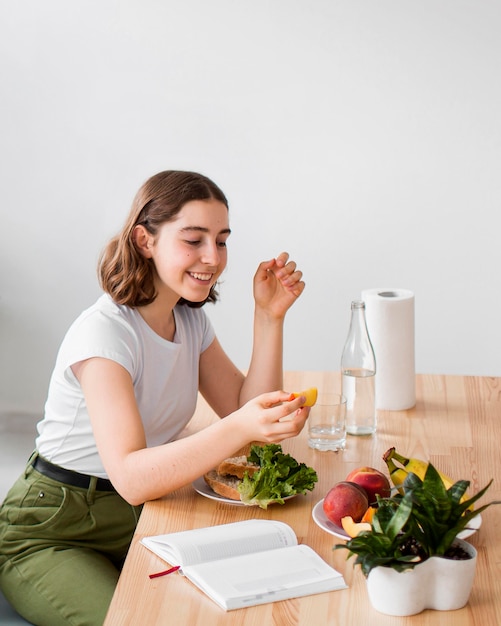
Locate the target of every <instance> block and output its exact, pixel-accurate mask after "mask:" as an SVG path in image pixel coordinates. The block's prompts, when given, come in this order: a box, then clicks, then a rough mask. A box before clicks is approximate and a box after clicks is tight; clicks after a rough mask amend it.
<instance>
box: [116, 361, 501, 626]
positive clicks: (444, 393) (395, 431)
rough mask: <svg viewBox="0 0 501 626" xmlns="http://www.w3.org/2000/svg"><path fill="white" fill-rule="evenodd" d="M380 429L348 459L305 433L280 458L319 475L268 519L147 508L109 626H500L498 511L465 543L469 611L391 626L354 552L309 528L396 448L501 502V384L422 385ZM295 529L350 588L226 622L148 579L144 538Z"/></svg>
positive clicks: (232, 511) (192, 595)
mask: <svg viewBox="0 0 501 626" xmlns="http://www.w3.org/2000/svg"><path fill="white" fill-rule="evenodd" d="M313 385H315V386H317V387H319V389H320V390H324V389H327V388H330V389H332V390H337V389H339V388H340V378H339V374H338V373H337V372H330V373H325V372H288V373H286V376H285V388H286V389H287V390H300V389H304V388H307V387H309V386H313ZM212 419H215V418H214V415H213V414H212V412H211V411H210V409H208V407H207V406H206V405H205V404H204V403H203V402H202V401H200V403H199V407H198V408H197V413H196V415H195V417H194V418H193V420H192V423H191V424H190V428H191V429H198V428H200V427H201V426H202V425H203V424H206V423H208V422H209V421H210V420H212ZM378 420H379V422H378V430H377V433H376V435H374V436H373V437H369V438H365V437H363V438H358V437H348V442H347V447H346V450H345V451H344V452H341V453H337V454H336V453H331V452H318V451H314V450H311V449H309V448H308V446H307V441H306V429H305V430H304V431H303V433H301V435H300V436H299V437H297V438H295V439H292V440H288V441H286V442H284V443H283V444H282V446H283V449H284V451H286V452H289V453H290V454H292V455H293V456H294V457H295V458H296V459H298V460H299V461H302V462H305V463H306V464H308V465H310V466H312V467H314V468H315V469H316V470H317V473H318V475H319V482H318V483H317V486H316V488H315V490H314V491H313V492H312V493H310V494H308V495H306V496H299V497H297V498H295V499H293V500H290V501H288V502H286V504H285V505H283V506H280V505H274V506H271V507H269V508H268V510H267V511H264V510H262V509H260V508H257V507H242V506H232V505H229V504H224V503H219V502H216V501H213V500H210V499H208V498H204V497H202V496H200V495H198V494H197V493H196V492H195V491H194V490H193V489H192V487H191V486H186V487H184V488H183V489H180V490H178V491H176V492H174V493H172V494H170V495H168V496H166V497H165V498H163V499H161V500H157V501H154V502H148V503H147V504H146V505H145V507H144V511H143V513H142V516H141V519H140V521H139V524H138V527H137V532H136V534H135V537H134V540H133V543H132V546H131V549H130V552H129V555H128V557H127V561H126V563H125V567H124V569H123V572H122V575H121V577H120V580H119V583H118V586H117V590H116V592H115V596H114V598H113V601H112V604H111V606H110V610H109V613H108V616H107V619H106V622H105V626H118V625H120V626H125V625H131V626H140V625H141V626H142V625H143V624H147V625H148V626H156V625H162V626H163V625H172V626H183V625H189V626H216V625H217V626H221V625H225V624H231V625H234V626H237V625H238V626H270V625H274V626H289V625H291V626H293V625H297V624H304V625H309V626H310V625H312V624H331V625H336V626H365V625H367V624H371V626H379V625H381V626H383V625H384V626H392V625H396V624H398V625H399V626H400V625H404V626H405V625H407V624H409V625H413V626H414V625H423V626H434V625H438V624H440V626H448V625H450V626H473V625H475V626H478V625H480V624H482V626H496V625H499V624H501V505H500V506H493V507H491V508H489V509H488V510H487V511H485V512H484V513H483V514H482V519H483V523H482V526H481V528H480V530H479V531H478V532H477V533H476V534H475V535H473V536H472V537H470V539H469V541H470V542H471V543H472V544H473V545H474V546H475V547H476V548H477V550H478V553H479V554H478V566H477V573H476V578H475V583H474V588H473V591H472V594H471V596H470V600H469V603H468V604H467V605H466V607H464V608H463V609H460V610H458V611H449V612H443V611H429V610H427V611H424V612H423V613H420V614H419V615H415V616H412V617H389V616H387V615H382V614H380V613H377V612H376V611H375V610H374V609H373V608H372V607H371V605H370V603H369V600H368V597H367V591H366V586H365V579H364V577H363V575H362V573H361V572H360V569H359V568H358V567H357V568H354V567H353V559H351V560H349V561H347V560H346V556H347V552H345V551H344V550H338V551H335V552H333V550H332V546H333V545H334V544H336V543H339V542H340V541H341V540H340V539H337V538H336V537H334V536H333V535H330V534H328V533H326V532H325V531H324V530H322V529H321V528H319V527H318V526H317V525H316V523H315V522H314V521H313V519H312V516H311V511H312V508H313V507H314V505H315V504H316V503H317V502H318V501H319V500H320V499H322V498H323V497H324V495H325V494H326V493H327V491H328V490H329V488H330V487H331V486H332V485H334V483H336V482H337V481H339V480H343V479H344V478H345V477H346V475H347V474H348V472H349V471H351V470H352V469H354V468H356V467H359V466H362V465H369V466H372V467H375V468H378V469H380V470H383V471H385V470H386V466H385V464H384V463H383V461H382V458H381V457H382V455H383V453H384V452H385V450H386V449H387V448H389V447H391V446H395V447H396V448H397V450H398V451H400V452H401V453H402V454H404V455H405V456H416V457H420V458H425V459H430V460H431V461H432V462H433V463H434V464H435V465H436V466H437V467H438V468H439V469H441V470H443V471H444V472H445V473H447V474H449V475H451V476H453V477H455V478H457V479H458V478H464V479H468V480H470V481H471V490H472V491H475V492H476V491H477V490H478V489H479V488H480V487H482V486H484V485H485V484H486V483H487V482H488V481H489V480H490V479H491V478H494V483H493V485H492V486H491V488H490V490H489V491H488V492H487V494H486V496H484V499H483V500H482V501H481V502H484V501H490V500H494V499H497V500H499V499H501V378H489V377H483V378H479V377H469V376H438V375H418V376H417V404H416V407H415V408H413V409H411V410H408V411H400V412H397V411H392V412H390V411H379V412H378ZM252 517H255V518H265V519H277V520H283V521H285V522H287V523H288V524H289V525H290V526H292V528H293V529H294V530H295V532H296V534H297V536H298V538H299V540H300V541H301V542H303V543H306V544H308V545H310V546H311V547H312V548H313V549H314V550H316V551H317V552H318V553H319V554H320V555H321V556H322V557H323V558H324V559H325V560H326V561H327V562H328V563H330V564H331V565H332V566H333V567H335V568H336V569H337V570H339V571H341V572H342V574H343V575H344V577H345V580H346V582H347V584H348V586H349V588H348V589H345V590H340V591H334V592H330V593H324V594H319V595H316V596H309V597H306V598H300V599H294V600H287V601H283V602H276V603H272V604H267V605H261V606H256V607H250V608H246V609H240V610H236V611H230V612H225V611H223V610H222V609H220V608H219V607H218V606H217V605H216V604H214V603H213V602H212V601H211V600H210V599H209V598H207V597H206V596H205V595H204V594H203V593H202V592H200V591H199V590H198V589H197V588H196V587H195V586H193V585H192V584H191V583H190V582H189V581H188V580H187V579H185V578H183V577H182V576H179V575H177V574H173V575H170V576H166V577H164V578H157V579H150V578H149V577H148V574H150V573H153V572H157V571H159V570H162V569H165V563H164V562H163V561H161V560H160V559H159V558H158V557H156V556H155V555H154V554H152V553H150V552H149V551H148V550H147V549H145V548H144V547H143V546H141V545H139V543H138V541H139V539H140V538H141V537H143V536H146V535H155V534H161V533H168V532H175V531H180V530H187V529H191V528H197V527H203V526H210V525H214V524H224V523H228V522H233V521H238V520H243V519H248V518H252Z"/></svg>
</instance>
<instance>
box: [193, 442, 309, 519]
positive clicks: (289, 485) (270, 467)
mask: <svg viewBox="0 0 501 626" xmlns="http://www.w3.org/2000/svg"><path fill="white" fill-rule="evenodd" d="M204 480H205V482H206V483H207V485H209V487H210V488H211V489H212V490H213V491H214V492H215V493H216V494H218V495H220V496H222V497H224V498H228V499H229V500H240V501H241V502H243V504H247V505H251V506H252V505H253V506H255V505H257V506H260V507H261V508H262V509H266V508H267V507H268V505H269V504H273V503H278V504H283V503H284V500H285V499H286V498H291V497H293V496H295V495H297V494H299V493H302V494H304V493H306V491H311V490H312V489H313V488H314V485H315V483H316V482H317V480H318V476H317V473H316V472H315V470H314V469H313V468H312V467H308V466H307V465H305V464H304V463H298V462H297V461H296V460H295V459H294V458H293V457H292V456H291V455H290V454H285V453H284V452H282V448H281V446H280V445H279V444H273V443H272V444H266V445H264V446H259V445H252V446H251V451H250V454H249V456H236V457H230V458H228V459H225V460H224V461H222V462H221V463H220V464H219V465H218V467H217V468H215V469H213V470H211V471H209V472H207V473H206V474H205V475H204Z"/></svg>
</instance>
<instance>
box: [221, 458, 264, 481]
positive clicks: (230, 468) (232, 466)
mask: <svg viewBox="0 0 501 626" xmlns="http://www.w3.org/2000/svg"><path fill="white" fill-rule="evenodd" d="M258 470H259V465H256V464H255V463H249V462H248V461H247V457H246V456H232V457H230V458H229V459H225V460H224V461H223V462H222V463H220V464H219V467H218V468H217V473H218V474H221V476H236V477H237V478H243V477H244V476H245V474H246V473H247V474H249V476H252V475H253V474H255V473H256V472H257V471H258Z"/></svg>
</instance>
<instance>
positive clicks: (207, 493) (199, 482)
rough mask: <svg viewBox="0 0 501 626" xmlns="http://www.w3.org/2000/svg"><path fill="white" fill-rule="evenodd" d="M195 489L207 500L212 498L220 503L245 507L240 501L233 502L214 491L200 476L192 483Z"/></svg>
mask: <svg viewBox="0 0 501 626" xmlns="http://www.w3.org/2000/svg"><path fill="white" fill-rule="evenodd" d="M191 484H192V487H193V489H194V490H195V491H196V492H197V493H199V494H200V495H201V496H204V497H206V498H210V499H211V500H217V501H218V502H226V503H227V504H236V505H237V506H245V505H244V503H243V502H241V501H240V500H231V498H225V497H224V496H220V495H219V494H218V493H216V492H215V491H213V490H212V489H211V488H210V487H209V485H208V484H207V483H206V482H205V480H204V477H203V476H200V478H197V479H196V480H194V481H193V482H192V483H191Z"/></svg>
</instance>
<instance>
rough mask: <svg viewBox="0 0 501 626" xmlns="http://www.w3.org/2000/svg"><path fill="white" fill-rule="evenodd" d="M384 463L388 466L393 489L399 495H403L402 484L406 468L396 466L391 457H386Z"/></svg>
mask: <svg viewBox="0 0 501 626" xmlns="http://www.w3.org/2000/svg"><path fill="white" fill-rule="evenodd" d="M385 461H386V465H387V466H388V470H389V472H390V480H391V482H392V483H393V485H394V487H395V489H396V490H397V491H398V493H400V494H401V495H404V490H403V487H402V485H403V484H404V480H405V478H406V476H407V473H408V472H407V470H405V469H403V467H398V466H397V465H395V463H394V462H393V459H391V458H388V459H385Z"/></svg>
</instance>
